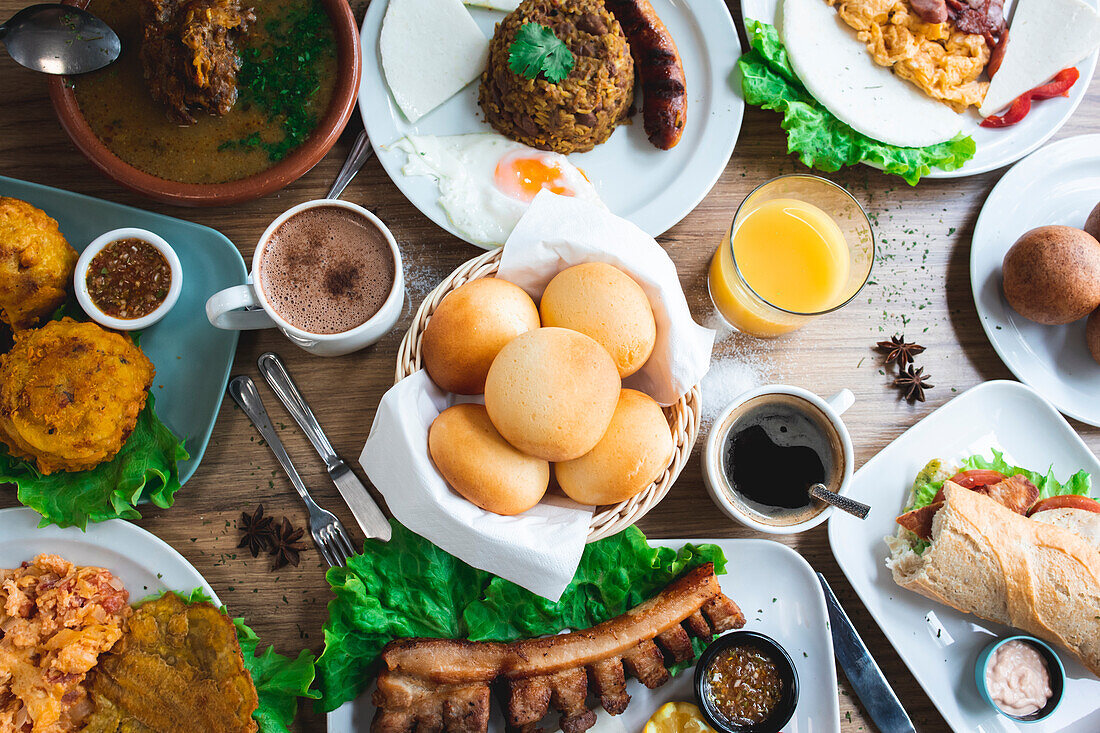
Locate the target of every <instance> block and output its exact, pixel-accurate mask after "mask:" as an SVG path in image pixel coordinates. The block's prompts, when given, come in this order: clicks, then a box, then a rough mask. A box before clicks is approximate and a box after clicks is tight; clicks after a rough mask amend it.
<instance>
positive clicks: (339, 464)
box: [256, 351, 391, 542]
mask: <svg viewBox="0 0 1100 733" xmlns="http://www.w3.org/2000/svg"><path fill="white" fill-rule="evenodd" d="M256 363H257V365H258V366H259V368H260V374H262V375H263V378H264V380H265V381H266V382H267V384H268V386H269V387H271V391H272V392H274V393H275V396H276V397H278V398H279V401H280V402H282V403H283V405H284V406H285V407H286V409H287V412H289V413H290V416H291V417H293V418H294V421H295V422H297V423H298V425H299V427H301V428H302V432H304V433H305V434H306V437H307V438H309V442H310V443H312V444H313V447H314V448H315V449H316V450H317V453H318V454H320V456H321V459H322V460H323V461H324V462H325V468H327V469H328V475H329V478H331V479H332V482H333V483H334V484H336V488H337V489H339V491H340V496H342V497H343V498H344V501H345V502H346V503H347V505H348V508H349V509H351V513H352V515H353V516H354V517H355V521H356V522H358V523H359V528H360V529H361V530H363V534H364V535H366V536H367V537H374V538H377V539H380V540H382V541H383V542H388V541H389V539H390V533H391V529H390V523H389V521H387V520H386V515H385V514H383V513H382V510H381V509H379V508H378V505H377V504H375V503H374V499H372V498H371V495H370V493H368V492H367V489H366V487H365V486H363V484H362V482H361V481H359V478H358V477H357V476H356V475H355V473H353V472H352V470H351V469H350V468H348V464H347V463H345V462H344V461H343V459H342V458H340V456H338V455H336V451H335V450H333V448H332V444H331V443H330V442H329V440H328V437H327V436H326V435H325V431H323V430H322V429H321V424H320V423H318V422H317V418H316V417H315V416H314V414H313V410H311V409H309V405H308V404H306V401H305V399H304V398H303V397H302V393H301V392H300V391H299V390H298V385H296V384H295V383H294V380H293V379H291V378H290V373H289V372H288V371H287V370H286V365H285V364H283V360H282V359H280V358H279V355H278V354H273V353H271V352H270V351H269V352H267V353H266V354H263V355H261V356H260V358H259V359H258V360H257V362H256Z"/></svg>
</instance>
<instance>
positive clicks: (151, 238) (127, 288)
mask: <svg viewBox="0 0 1100 733" xmlns="http://www.w3.org/2000/svg"><path fill="white" fill-rule="evenodd" d="M73 290H74V292H75V293H76V300H77V302H78V303H80V307H81V308H83V309H84V312H85V313H87V314H88V317H89V318H91V319H92V320H93V321H95V322H96V323H98V324H99V325H101V326H103V327H105V328H110V329H113V330H115V331H140V330H142V329H144V328H149V327H150V326H152V325H153V324H154V323H156V322H158V321H159V320H161V319H162V318H164V317H165V316H166V315H168V312H169V311H170V310H172V306H174V305H175V304H176V301H177V300H179V297H180V292H181V291H182V290H183V265H182V264H180V259H179V257H178V256H177V255H176V252H175V250H173V249H172V247H171V245H169V244H168V242H166V241H165V240H164V238H163V237H161V236H160V235H158V234H154V233H153V232H150V231H148V230H146V229H138V228H136V227H125V228H123V229H114V230H112V231H109V232H106V233H104V234H101V235H100V236H98V237H96V238H95V239H94V240H93V241H92V243H91V244H89V245H88V246H87V247H86V248H85V249H84V251H83V252H81V253H80V258H79V259H78V260H77V261H76V270H75V271H74V272H73Z"/></svg>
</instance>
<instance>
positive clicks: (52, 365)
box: [0, 318, 154, 474]
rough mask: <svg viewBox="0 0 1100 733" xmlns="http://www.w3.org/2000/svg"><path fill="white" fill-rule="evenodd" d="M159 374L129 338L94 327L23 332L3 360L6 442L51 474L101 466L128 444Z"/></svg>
mask: <svg viewBox="0 0 1100 733" xmlns="http://www.w3.org/2000/svg"><path fill="white" fill-rule="evenodd" d="M153 374H154V370H153V364H152V362H150V361H149V358H148V357H146V356H145V354H143V353H142V351H141V349H139V348H138V347H137V346H136V345H134V343H133V342H132V341H131V340H130V339H129V337H127V336H123V335H122V334H119V333H115V332H113V331H107V330H105V329H103V328H101V327H99V326H97V325H96V324H94V323H78V322H76V321H74V320H72V319H71V318H64V319H62V320H60V321H51V322H49V323H47V324H46V325H45V326H43V327H42V328H37V329H33V330H30V331H21V332H19V333H17V334H16V336H15V346H13V347H12V349H11V351H9V352H8V353H7V354H4V355H3V356H0V441H2V442H4V443H6V444H7V446H8V450H9V451H10V452H11V453H12V455H15V456H18V457H21V458H28V459H31V460H33V461H35V463H36V464H37V466H38V470H39V471H41V472H42V473H44V474H49V473H53V472H55V471H83V470H86V469H89V468H94V467H95V466H97V465H99V464H100V463H102V462H104V461H109V460H110V459H112V458H114V456H115V454H116V453H118V451H119V449H120V448H122V444H123V443H125V442H126V439H127V438H128V437H129V435H130V432H131V431H132V430H133V429H134V424H135V423H136V422H137V417H138V413H140V412H141V410H142V408H143V407H145V400H146V398H147V397H148V395H149V386H150V385H151V384H152V383H153Z"/></svg>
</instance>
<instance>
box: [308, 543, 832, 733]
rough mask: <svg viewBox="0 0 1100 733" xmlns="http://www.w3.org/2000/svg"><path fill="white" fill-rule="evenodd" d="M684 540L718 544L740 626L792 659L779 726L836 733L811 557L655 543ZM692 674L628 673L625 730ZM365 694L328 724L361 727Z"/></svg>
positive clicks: (495, 731)
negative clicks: (656, 680) (652, 679)
mask: <svg viewBox="0 0 1100 733" xmlns="http://www.w3.org/2000/svg"><path fill="white" fill-rule="evenodd" d="M686 542H693V543H695V544H700V543H703V542H710V543H712V544H715V545H718V546H719V547H721V548H722V551H723V552H725V553H726V559H727V560H728V561H729V565H728V567H727V568H726V570H727V574H726V575H719V576H718V580H719V581H720V582H721V585H722V592H723V593H725V594H727V595H728V596H729V597H730V598H732V599H733V600H734V602H736V603H737V605H738V606H740V607H741V610H742V611H744V612H745V616H746V618H747V619H748V623H746V624H745V629H746V630H747V631H759V632H760V633H762V634H767V635H768V636H770V637H772V638H773V639H775V640H776V641H777V642H779V643H780V644H781V645H782V646H783V648H784V649H786V650H787V653H788V654H790V655H791V659H792V660H794V665H795V668H796V669H797V671H798V679H799V681H800V685H799V696H798V707H797V708H796V709H795V712H794V717H793V718H791V721H790V722H789V723H787V725H785V726H783V730H784V731H785V733H840V702H839V700H838V698H837V688H836V664H835V662H834V661H833V638H832V636H831V635H830V633H829V617H828V612H827V611H826V610H825V596H824V594H823V593H822V591H821V584H820V583H818V580H817V576H816V575H815V574H814V570H813V568H811V567H810V564H809V563H808V562H806V561H805V560H804V559H803V558H802V556H801V555H799V554H798V553H797V552H795V551H794V550H792V549H791V548H789V547H787V546H786V545H782V544H780V543H778V542H773V541H771V540H731V539H719V540H698V539H693V540H660V544H662V545H665V546H667V547H673V548H677V549H679V548H680V547H682V546H683V545H684V543H686ZM694 673H695V669H694V668H692V669H689V670H684V671H683V672H681V673H680V674H678V675H677V676H676V677H674V678H673V679H672V680H670V681H669V682H668V683H667V684H665V685H662V686H661V687H658V688H656V689H654V690H647V689H646V688H645V687H643V686H642V684H641V683H640V682H638V681H637V680H635V679H633V678H631V679H629V680H628V681H627V690H629V692H630V705H629V706H628V707H627V709H626V712H624V713H623V714H622V716H621V717H620V719H621V720H622V722H623V724H624V725H625V726H626V729H627V730H628V731H640V730H642V729H643V728H645V724H646V721H647V720H649V717H650V716H651V715H653V713H655V712H656V711H657V708H659V707H661V706H662V705H664V704H665V703H666V702H672V701H673V700H694V699H695V693H694V691H693V689H692V675H694ZM371 689H373V685H372V686H371ZM369 693H370V690H369V689H368V690H367V691H366V692H364V693H363V694H362V695H360V696H359V698H358V699H356V700H354V701H352V702H349V703H345V704H344V705H343V706H341V707H339V708H337V709H336V710H334V711H333V712H331V713H329V714H328V729H329V730H330V731H340V733H367V731H368V730H370V723H371V719H372V718H373V717H374V710H375V708H374V705H373V704H372V703H371V701H370V694H369ZM597 707H598V706H597ZM557 717H558V716H557V714H556V713H551V715H550V716H549V717H548V718H547V721H548V723H550V721H552V723H550V724H549V727H545V726H544V730H554V728H555V726H556V725H557ZM504 729H505V726H504V716H503V715H502V714H501V712H500V706H499V705H497V704H496V701H495V700H494V702H493V705H492V714H491V718H490V721H489V731H490V733H502V732H503V731H504Z"/></svg>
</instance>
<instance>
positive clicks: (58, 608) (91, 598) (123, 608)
mask: <svg viewBox="0 0 1100 733" xmlns="http://www.w3.org/2000/svg"><path fill="white" fill-rule="evenodd" d="M128 600H129V594H128V593H127V592H126V589H125V588H124V587H123V585H122V582H121V581H119V579H118V578H116V577H114V576H113V575H111V573H110V572H109V571H107V570H104V569H103V568H93V567H76V566H75V565H73V564H72V563H70V562H68V561H67V560H65V559H63V558H61V557H59V556H58V555H46V554H43V555H38V556H37V557H35V558H34V560H32V561H31V562H24V563H23V564H22V565H21V566H20V567H18V568H14V569H11V570H3V569H0V731H4V732H5V733H12V732H14V731H18V732H19V733H68V731H72V730H75V729H77V728H78V727H79V725H80V722H81V720H82V719H83V717H84V716H85V715H87V714H88V713H89V712H90V710H91V708H90V703H89V701H88V696H87V689H86V685H85V675H86V674H87V672H88V670H90V669H92V667H94V666H95V664H96V661H97V660H98V659H99V657H100V655H101V654H102V653H104V652H106V651H107V650H108V649H110V648H111V647H112V646H113V645H114V644H115V643H116V642H117V641H118V640H119V639H120V638H121V637H122V625H123V622H125V620H126V618H127V617H128V616H129V615H130V606H128V605H127V601H128Z"/></svg>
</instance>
